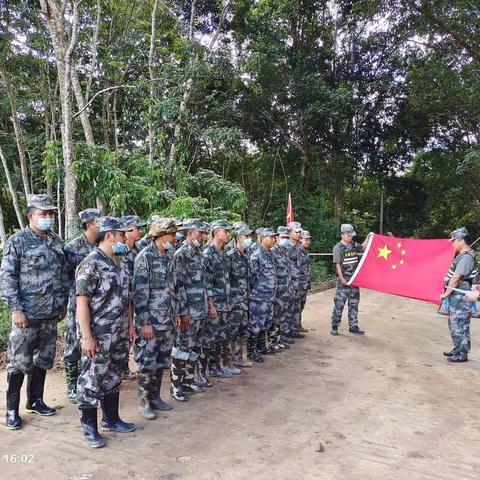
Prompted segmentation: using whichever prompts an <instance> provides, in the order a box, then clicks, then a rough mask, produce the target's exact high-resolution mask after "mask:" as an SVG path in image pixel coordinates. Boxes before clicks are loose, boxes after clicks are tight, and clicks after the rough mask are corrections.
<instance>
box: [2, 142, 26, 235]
mask: <svg viewBox="0 0 480 480" xmlns="http://www.w3.org/2000/svg"><path fill="white" fill-rule="evenodd" d="M0 159H1V160H2V165H3V170H4V171H5V178H6V179H7V185H8V191H9V192H10V195H11V197H12V203H13V208H14V210H15V213H16V215H17V220H18V224H19V225H20V228H23V227H24V223H23V216H22V209H21V208H20V204H19V203H18V196H17V192H16V190H15V188H14V187H13V183H12V177H11V175H10V170H9V168H8V164H7V159H6V158H5V155H3V150H2V147H1V146H0Z"/></svg>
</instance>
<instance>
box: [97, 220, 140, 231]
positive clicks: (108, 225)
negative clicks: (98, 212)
mask: <svg viewBox="0 0 480 480" xmlns="http://www.w3.org/2000/svg"><path fill="white" fill-rule="evenodd" d="M96 223H97V232H98V233H102V232H130V231H132V229H131V228H128V227H126V226H125V224H124V223H123V222H121V221H120V219H119V218H116V217H99V218H97V222H96Z"/></svg>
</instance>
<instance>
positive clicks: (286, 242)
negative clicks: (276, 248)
mask: <svg viewBox="0 0 480 480" xmlns="http://www.w3.org/2000/svg"><path fill="white" fill-rule="evenodd" d="M278 244H279V245H280V246H281V247H283V248H289V247H291V246H292V242H291V241H290V239H289V238H281V239H280V240H279V241H278Z"/></svg>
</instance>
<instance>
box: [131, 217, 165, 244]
mask: <svg viewBox="0 0 480 480" xmlns="http://www.w3.org/2000/svg"><path fill="white" fill-rule="evenodd" d="M161 219H162V217H161V216H160V215H152V216H151V217H150V218H149V219H148V220H147V226H148V227H150V226H151V225H152V223H153V222H156V221H158V220H161ZM147 237H148V236H147V235H144V236H143V237H142V238H141V239H140V240H138V241H137V242H136V243H135V245H136V247H137V249H138V251H139V252H141V251H142V250H143V249H144V248H145V247H146V246H147V245H148V244H150V243H152V239H151V238H147Z"/></svg>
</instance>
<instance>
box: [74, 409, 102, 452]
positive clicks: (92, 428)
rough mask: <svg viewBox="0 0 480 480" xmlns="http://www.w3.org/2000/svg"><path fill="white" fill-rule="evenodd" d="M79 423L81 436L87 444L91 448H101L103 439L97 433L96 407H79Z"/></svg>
mask: <svg viewBox="0 0 480 480" xmlns="http://www.w3.org/2000/svg"><path fill="white" fill-rule="evenodd" d="M79 410H80V423H81V425H82V427H83V437H84V438H85V441H86V442H87V445H88V446H89V447H92V448H102V447H104V446H105V441H104V440H103V438H102V436H101V435H100V434H99V433H98V426H97V409H96V408H80V409H79Z"/></svg>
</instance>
